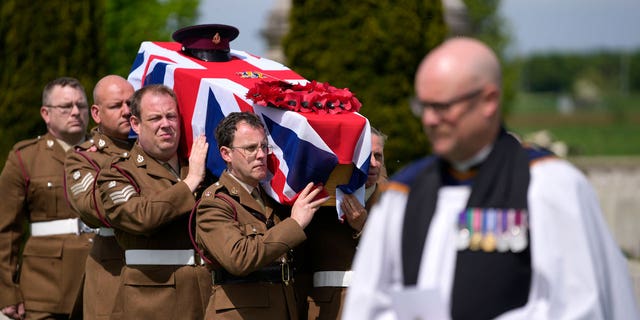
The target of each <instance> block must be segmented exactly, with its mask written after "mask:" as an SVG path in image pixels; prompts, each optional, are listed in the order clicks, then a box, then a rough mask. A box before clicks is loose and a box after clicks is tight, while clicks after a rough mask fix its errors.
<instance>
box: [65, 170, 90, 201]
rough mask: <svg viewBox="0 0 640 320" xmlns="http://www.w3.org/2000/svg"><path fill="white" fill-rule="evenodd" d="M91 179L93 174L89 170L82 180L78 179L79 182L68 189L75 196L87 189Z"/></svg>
mask: <svg viewBox="0 0 640 320" xmlns="http://www.w3.org/2000/svg"><path fill="white" fill-rule="evenodd" d="M93 180H95V179H94V177H93V174H91V172H88V173H87V175H86V176H84V178H82V180H80V182H78V183H76V184H74V185H72V186H71V188H70V189H71V193H72V194H73V196H74V197H75V196H77V195H78V194H80V193H83V192H86V191H87V190H89V187H90V186H92V185H93Z"/></svg>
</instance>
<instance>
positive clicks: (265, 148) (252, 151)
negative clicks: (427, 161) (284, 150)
mask: <svg viewBox="0 0 640 320" xmlns="http://www.w3.org/2000/svg"><path fill="white" fill-rule="evenodd" d="M229 149H240V150H241V151H242V153H243V154H244V156H245V157H253V156H255V155H257V154H258V150H262V152H264V154H271V152H272V150H273V147H272V146H270V145H268V144H261V145H257V144H254V145H250V146H246V147H229Z"/></svg>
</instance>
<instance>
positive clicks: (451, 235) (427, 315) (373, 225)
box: [343, 158, 640, 320]
mask: <svg viewBox="0 0 640 320" xmlns="http://www.w3.org/2000/svg"><path fill="white" fill-rule="evenodd" d="M391 186H392V187H391V188H390V189H389V190H387V191H386V192H385V193H384V194H383V196H382V198H381V199H380V202H379V203H378V205H377V206H375V207H374V208H373V209H372V212H371V214H370V216H369V220H368V221H367V224H366V227H365V231H364V233H363V238H362V239H361V241H360V245H359V247H358V251H357V253H356V257H355V261H354V268H353V269H354V271H355V272H354V273H355V275H354V278H353V283H352V286H351V287H350V288H349V291H348V293H347V299H346V305H345V311H344V313H343V319H345V320H357V319H367V320H369V319H448V318H449V317H450V303H451V301H450V300H451V290H452V285H453V276H454V270H455V263H456V261H455V260H456V254H457V251H456V250H457V249H456V237H457V230H458V229H457V222H458V221H457V219H458V213H460V212H461V211H462V210H464V207H465V205H466V202H467V199H468V197H469V194H470V191H471V189H470V188H469V187H443V188H441V189H440V191H439V193H438V203H437V205H436V211H435V214H434V217H433V219H432V221H431V225H430V227H429V232H428V235H427V240H426V243H425V246H424V251H423V255H422V262H421V267H420V271H419V275H418V282H417V285H416V286H415V287H412V288H404V286H403V284H402V283H403V281H402V253H401V241H402V225H403V219H404V208H405V207H406V201H407V196H408V193H407V191H408V189H406V188H402V187H399V188H393V185H391ZM528 203H529V224H530V242H531V243H530V247H531V264H532V283H531V289H530V292H529V299H528V302H527V304H526V305H524V306H523V307H521V308H517V309H514V310H511V311H509V312H506V313H504V314H502V315H501V316H499V317H498V319H554V320H556V319H640V313H639V312H638V307H637V305H636V300H635V295H634V292H633V288H632V284H631V279H630V276H629V271H628V267H627V263H626V260H625V258H624V256H623V255H622V252H621V250H620V248H619V247H618V245H617V244H616V242H615V241H614V239H613V238H612V237H611V234H610V233H609V231H608V229H607V226H606V223H605V222H604V219H603V217H602V213H601V210H600V206H599V203H598V200H597V196H596V194H595V192H594V190H593V189H592V187H591V186H590V184H589V183H588V181H587V179H586V178H585V176H584V175H583V174H582V173H581V172H579V171H578V170H577V169H576V168H575V167H573V166H572V165H571V164H569V163H568V162H567V161H565V160H561V159H556V158H553V159H546V160H542V161H539V162H536V163H534V164H533V165H532V166H531V180H530V184H529V189H528ZM415 241H416V242H418V241H423V239H416V240H415ZM420 297H424V299H422V300H420ZM425 300H429V301H425ZM419 301H422V303H419Z"/></svg>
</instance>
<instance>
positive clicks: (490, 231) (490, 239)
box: [481, 209, 496, 252]
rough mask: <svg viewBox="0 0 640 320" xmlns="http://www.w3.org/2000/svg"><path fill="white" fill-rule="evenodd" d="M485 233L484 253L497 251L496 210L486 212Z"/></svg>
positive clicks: (483, 241)
mask: <svg viewBox="0 0 640 320" xmlns="http://www.w3.org/2000/svg"><path fill="white" fill-rule="evenodd" d="M483 222H484V223H483V227H484V228H483V229H484V230H483V232H484V237H483V238H482V243H481V246H482V251H484V252H493V251H495V250H496V237H495V235H494V233H495V226H496V210H494V209H491V210H485V212H484V217H483Z"/></svg>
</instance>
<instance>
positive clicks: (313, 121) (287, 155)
mask: <svg viewBox="0 0 640 320" xmlns="http://www.w3.org/2000/svg"><path fill="white" fill-rule="evenodd" d="M180 49H181V45H180V44H179V43H177V42H143V43H142V44H141V46H140V50H139V51H138V54H137V56H136V59H135V61H134V64H133V66H132V68H131V72H130V74H129V76H128V80H129V82H131V83H132V84H133V86H134V87H135V88H136V89H138V88H140V87H142V86H144V85H147V84H165V85H167V86H169V87H171V88H173V90H174V91H175V92H176V95H177V96H178V104H179V108H180V113H181V116H182V125H183V131H182V132H183V134H182V139H181V150H182V151H181V152H183V156H186V155H188V153H189V148H190V146H191V143H192V141H193V137H194V136H196V135H198V134H200V133H203V132H204V133H205V135H206V137H207V141H208V142H209V153H208V156H207V169H208V170H210V171H211V172H212V173H213V174H214V175H216V176H219V175H220V174H221V173H222V171H223V170H224V169H225V168H226V165H225V163H224V161H223V160H222V158H221V157H220V154H219V151H218V145H217V143H216V141H215V137H214V130H215V127H216V126H217V124H218V122H219V121H220V120H221V119H223V118H224V117H225V115H227V114H229V113H231V112H236V111H253V112H255V113H256V114H257V115H258V116H260V117H261V118H262V120H263V122H264V124H265V127H266V129H267V134H268V139H269V144H271V145H272V146H273V147H274V152H273V154H271V155H270V156H269V159H268V167H269V175H268V178H267V180H266V181H264V182H263V187H264V188H265V190H266V191H267V192H268V194H269V195H270V196H271V197H272V198H273V199H275V200H277V201H278V202H280V203H283V204H287V205H291V204H292V203H293V202H294V201H295V199H296V195H297V193H299V192H300V191H301V190H302V189H303V188H304V186H305V185H306V184H307V183H308V182H311V181H313V182H316V183H323V184H325V187H326V189H327V191H328V192H329V194H330V196H331V199H330V201H329V203H327V204H326V205H334V204H335V203H336V188H339V189H340V190H341V191H342V192H344V193H347V194H350V193H354V192H356V193H357V194H360V193H362V190H363V189H364V183H365V181H366V178H367V171H368V167H369V156H370V153H371V135H370V129H369V122H368V121H367V119H366V118H365V117H363V116H362V115H360V114H359V113H357V112H344V113H339V114H332V115H329V114H319V113H314V112H307V113H301V112H295V111H288V110H283V109H278V108H273V107H265V106H260V105H257V104H255V103H254V101H252V100H251V99H248V98H246V97H245V96H246V94H247V92H248V91H249V89H250V88H252V87H253V86H254V85H255V84H256V83H258V82H260V81H265V80H282V81H285V82H289V83H306V82H307V80H306V79H304V78H303V77H301V76H300V75H298V74H297V73H295V72H294V71H292V70H291V69H289V68H287V67H286V66H284V65H282V64H280V63H278V62H275V61H273V60H269V59H265V58H261V57H258V56H255V55H252V54H250V53H247V52H245V51H238V50H231V55H232V59H231V61H227V62H205V61H201V60H198V59H195V58H191V57H189V56H186V55H184V54H182V53H181V52H180Z"/></svg>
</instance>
